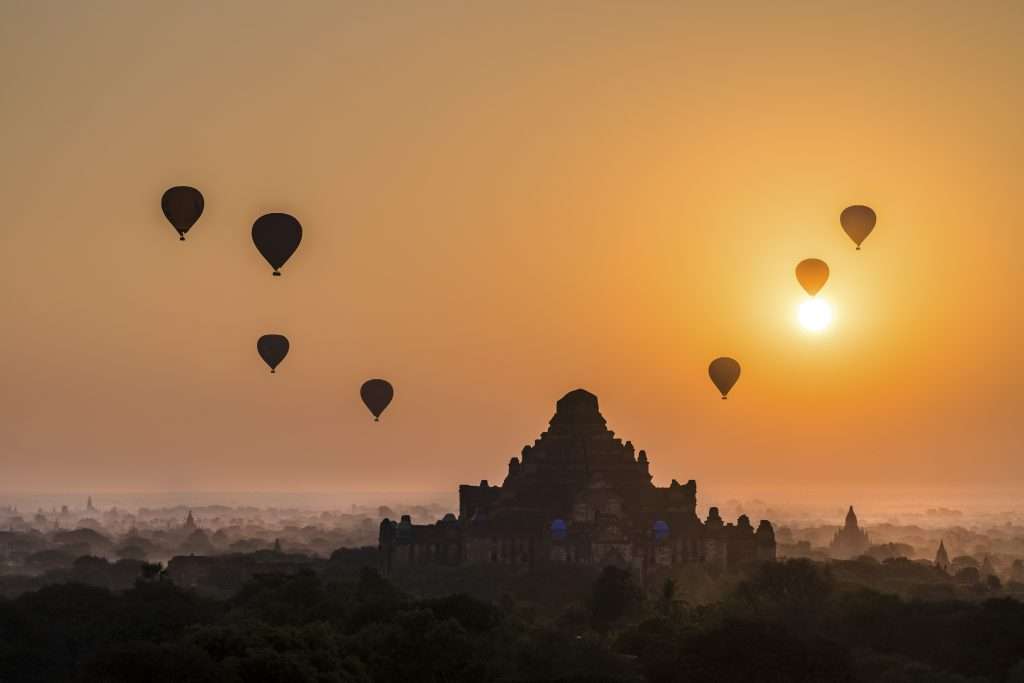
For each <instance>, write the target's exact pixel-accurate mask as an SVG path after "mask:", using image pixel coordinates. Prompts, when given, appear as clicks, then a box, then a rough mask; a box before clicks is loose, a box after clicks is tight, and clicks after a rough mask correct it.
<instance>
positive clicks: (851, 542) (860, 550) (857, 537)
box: [829, 505, 871, 559]
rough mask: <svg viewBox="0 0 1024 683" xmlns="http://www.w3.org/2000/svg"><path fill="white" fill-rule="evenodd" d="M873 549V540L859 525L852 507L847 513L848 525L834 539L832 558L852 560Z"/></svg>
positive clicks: (831, 549) (830, 548)
mask: <svg viewBox="0 0 1024 683" xmlns="http://www.w3.org/2000/svg"><path fill="white" fill-rule="evenodd" d="M869 547H871V539H870V538H868V534H867V532H866V531H864V530H863V529H861V528H860V526H859V525H858V524H857V513H855V512H854V511H853V506H852V505H851V506H850V510H849V512H847V513H846V523H845V524H844V525H843V528H842V529H840V530H839V531H837V532H836V535H835V536H833V537H832V545H831V546H830V547H829V550H830V551H831V554H832V557H835V558H838V559H850V558H853V557H857V556H859V555H863V554H864V552H865V551H866V550H867V549H868V548H869Z"/></svg>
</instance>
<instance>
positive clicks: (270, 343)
mask: <svg viewBox="0 0 1024 683" xmlns="http://www.w3.org/2000/svg"><path fill="white" fill-rule="evenodd" d="M289 346H290V345H289V344H288V337H286V336H284V335H283V334H265V335H263V336H262V337H260V338H259V340H258V341H257V342H256V350H257V351H258V352H259V354H260V358H262V359H263V361H264V362H265V363H266V364H267V365H269V366H270V372H271V373H273V372H274V371H275V370H276V369H277V366H278V365H280V363H281V361H283V360H284V357H285V356H287V355H288V348H289Z"/></svg>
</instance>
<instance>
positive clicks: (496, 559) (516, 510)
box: [380, 389, 775, 573]
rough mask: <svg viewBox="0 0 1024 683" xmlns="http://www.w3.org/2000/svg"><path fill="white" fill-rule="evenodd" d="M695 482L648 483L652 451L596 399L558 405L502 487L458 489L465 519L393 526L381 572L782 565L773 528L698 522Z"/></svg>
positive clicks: (572, 396)
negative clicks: (637, 444)
mask: <svg viewBox="0 0 1024 683" xmlns="http://www.w3.org/2000/svg"><path fill="white" fill-rule="evenodd" d="M696 508H697V484H696V482H694V481H693V480H690V481H688V482H686V484H680V483H679V482H677V481H676V480H674V479H673V480H672V484H671V485H670V486H667V487H657V486H654V484H652V483H651V474H650V472H649V464H648V461H647V454H646V453H645V452H644V451H640V452H639V453H636V452H634V449H633V444H632V443H630V442H629V441H627V442H625V443H623V442H622V440H621V439H617V438H616V437H615V433H614V432H612V431H610V430H609V429H608V428H607V426H606V423H605V420H604V417H602V416H601V413H600V411H599V410H598V407H597V397H596V396H594V395H593V394H591V393H590V392H587V391H584V390H583V389H577V390H575V391H571V392H569V393H568V394H566V395H565V396H563V397H562V398H561V400H559V401H558V404H557V405H556V408H555V415H554V417H552V418H551V423H550V426H549V427H548V430H547V431H546V432H544V433H543V434H541V435H540V438H539V439H537V440H536V441H535V442H534V444H533V445H532V446H526V447H525V448H523V451H522V457H521V458H512V459H511V460H510V461H509V463H508V476H506V477H505V481H504V483H502V484H501V485H500V486H490V485H489V484H488V483H487V481H482V482H480V485H479V486H471V485H463V486H460V487H459V516H458V517H457V518H456V517H455V515H453V514H451V513H449V514H447V515H445V516H444V519H441V520H440V521H438V522H437V523H435V524H422V525H421V524H412V522H411V520H410V518H409V516H408V515H403V516H402V519H401V521H398V522H395V521H392V520H389V519H385V520H383V521H382V522H381V524H380V551H381V553H380V556H381V565H382V567H381V568H382V570H383V571H384V572H385V573H387V572H390V571H391V570H392V569H393V568H395V567H400V566H415V565H422V564H446V565H459V564H484V563H500V564H506V565H523V566H528V567H534V566H537V565H540V564H544V563H580V564H596V565H606V564H614V565H618V566H623V567H633V568H635V569H637V570H638V571H640V572H641V573H646V572H647V571H648V570H652V569H654V568H656V567H658V566H670V565H680V564H684V563H691V562H697V563H705V564H708V565H712V566H715V567H719V568H724V567H727V566H732V565H736V564H739V563H742V562H749V561H764V560H774V559H775V532H774V530H773V529H772V525H771V523H770V522H768V521H767V520H762V521H761V522H760V524H759V525H758V527H757V530H756V531H755V530H754V528H753V527H752V526H751V525H750V520H749V519H748V518H747V516H746V515H742V516H740V518H739V519H738V520H737V521H736V524H735V525H734V524H725V523H724V522H723V521H722V519H721V517H719V515H718V508H714V507H713V508H710V510H709V512H708V518H707V520H705V521H704V522H701V521H700V519H699V518H698V517H697V513H696Z"/></svg>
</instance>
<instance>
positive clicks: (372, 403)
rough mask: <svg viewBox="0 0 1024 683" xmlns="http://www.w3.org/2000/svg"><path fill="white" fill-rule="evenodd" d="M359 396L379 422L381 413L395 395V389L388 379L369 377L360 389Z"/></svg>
mask: <svg viewBox="0 0 1024 683" xmlns="http://www.w3.org/2000/svg"><path fill="white" fill-rule="evenodd" d="M359 396H360V397H361V398H362V399H363V403H365V404H366V407H367V408H369V409H370V412H371V413H373V421H374V422H379V421H380V414H381V413H383V412H384V409H385V408H387V407H388V404H389V403H391V399H392V398H394V397H395V390H394V388H392V386H391V383H390V382H388V381H387V380H383V379H369V380H366V381H365V382H363V386H362V387H361V388H360V389H359Z"/></svg>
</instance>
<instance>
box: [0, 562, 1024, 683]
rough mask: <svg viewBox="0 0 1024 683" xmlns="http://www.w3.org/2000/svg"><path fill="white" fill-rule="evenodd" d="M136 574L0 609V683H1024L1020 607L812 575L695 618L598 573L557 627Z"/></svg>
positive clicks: (365, 583) (772, 575) (365, 593)
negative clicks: (122, 583) (914, 595)
mask: <svg viewBox="0 0 1024 683" xmlns="http://www.w3.org/2000/svg"><path fill="white" fill-rule="evenodd" d="M80 564H81V565H82V566H80V567H79V568H78V570H79V571H88V570H90V568H95V569H97V570H99V569H101V567H99V565H98V564H96V562H94V561H92V560H89V561H86V562H83V563H80ZM94 565H95V567H94ZM139 569H140V575H142V576H144V578H140V579H139V580H138V581H137V582H136V584H135V585H134V587H132V588H130V589H128V590H125V591H121V592H115V591H111V590H109V589H106V588H101V587H97V586H89V585H84V584H80V583H68V584H58V585H53V586H49V587H46V588H43V589H41V590H37V591H35V592H30V593H25V594H23V595H21V596H19V597H17V598H15V599H12V600H3V599H0V680H2V681H4V682H5V683H7V682H10V683H19V682H22V681H89V682H93V681H100V682H110V683H120V682H125V683H127V682H134V681H153V682H156V683H162V682H165V681H166V682H171V681H175V682H176V681H196V682H199V683H202V682H205V681H211V682H213V681H216V682H217V683H236V682H237V683H241V682H243V681H245V682H249V681H253V682H261V681H289V682H294V681H298V682H300V683H301V682H303V681H310V682H318V683H327V682H344V683H370V682H376V683H399V682H402V683H405V682H407V681H416V682H420V681H422V682H424V683H431V682H434V681H436V682H442V681H443V682H445V683H459V682H466V683H469V682H473V683H478V682H494V683H499V682H501V683H506V682H507V683H511V682H515V681H561V682H563V683H566V682H570V681H579V682H581V683H582V682H583V681H588V682H598V681H605V682H607V683H623V682H627V681H641V680H648V681H652V682H653V683H676V682H677V681H679V682H682V681H687V682H698V683H699V682H701V681H808V682H811V681H835V682H842V681H894V682H902V681H908V682H910V681H915V682H916V681H922V682H923V681H947V682H949V683H957V682H959V683H965V682H966V681H973V682H975V683H976V682H978V681H995V682H999V683H1003V682H1006V683H1015V682H1017V681H1024V645H1022V643H1024V604H1022V603H1020V602H1017V601H1016V600H1013V599H1009V598H999V599H988V600H983V599H979V600H978V601H974V602H967V601H956V600H942V601H930V602H929V601H922V600H906V599H904V598H901V597H898V596H895V595H886V594H883V593H879V592H876V591H872V590H867V589H850V588H849V587H848V586H844V584H841V583H839V582H837V581H836V579H835V578H834V576H833V574H832V572H831V571H829V570H828V569H827V568H826V567H824V566H823V565H819V564H814V563H811V562H807V561H792V562H783V563H774V564H768V565H764V566H761V567H759V568H756V569H755V570H753V571H751V572H750V573H749V575H748V576H747V578H746V579H745V580H743V581H740V582H739V583H738V584H737V585H736V588H735V590H733V591H732V592H731V593H729V594H728V595H727V596H726V597H725V598H724V599H723V600H722V601H720V602H718V603H715V604H711V605H705V606H702V607H694V606H690V605H687V604H685V603H682V602H679V601H676V600H675V598H674V596H675V591H676V584H674V583H664V582H663V583H660V584H658V586H656V587H655V588H653V589H651V596H650V598H649V599H647V600H645V599H644V596H643V594H642V593H641V591H640V590H639V589H638V587H637V584H636V582H635V579H634V577H632V576H631V575H630V573H629V572H627V571H624V570H620V569H613V568H607V569H605V570H604V571H602V573H601V574H600V576H598V577H597V578H596V580H595V581H594V582H593V584H592V585H591V592H590V595H591V597H590V600H589V602H588V603H587V601H583V602H581V603H578V604H576V605H575V606H573V607H570V608H569V609H566V610H565V611H564V613H563V615H562V617H560V618H558V619H552V620H551V621H550V622H549V621H547V620H546V619H544V618H534V617H529V618H526V617H524V615H529V614H530V611H529V610H524V609H523V607H522V605H521V604H520V603H517V602H516V601H515V600H514V599H512V598H509V599H508V600H505V601H501V602H500V606H499V604H496V603H494V602H487V601H481V600H479V599H477V598H474V597H471V596H469V595H466V594H460V593H451V594H448V595H446V596H443V597H430V598H417V597H414V596H411V595H409V594H407V593H405V592H403V591H400V590H398V589H397V588H396V587H395V586H394V585H392V584H391V583H390V582H389V581H387V580H385V579H383V578H382V577H381V576H379V575H378V574H377V573H376V572H375V571H373V570H370V569H365V568H364V569H362V570H361V571H358V572H356V571H348V570H346V571H345V572H343V573H339V574H334V575H333V576H334V578H330V577H331V576H332V574H331V573H330V572H325V573H324V574H318V573H316V572H313V571H299V572H296V573H293V574H290V575H262V576H257V577H256V578H255V579H253V580H251V581H249V582H248V583H247V584H246V585H245V586H244V588H243V589H242V590H240V591H239V592H238V593H237V594H236V595H234V596H233V597H232V598H230V599H227V600H219V599H213V598H207V597H202V596H201V595H199V594H196V593H194V592H191V591H187V590H183V589H181V588H179V587H177V586H176V585H175V584H174V583H173V582H171V581H170V580H167V579H166V578H165V577H164V576H163V575H162V574H161V572H160V571H159V568H158V567H154V566H147V567H145V568H143V567H141V565H140V567H139ZM895 570H899V568H898V567H896V568H895ZM342 575H343V576H345V577H347V579H344V580H341V579H338V578H337V577H338V576H342ZM325 577H327V578H325ZM584 603H586V604H584Z"/></svg>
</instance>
